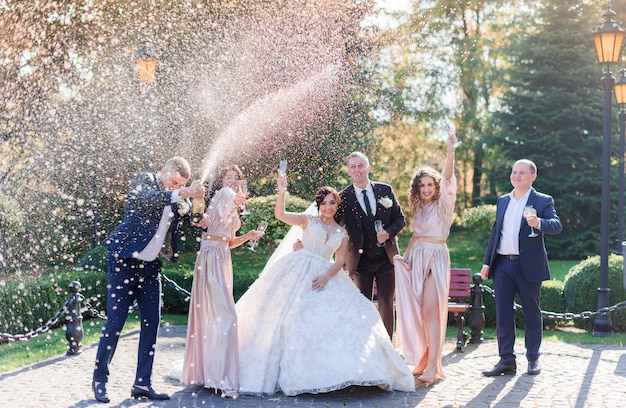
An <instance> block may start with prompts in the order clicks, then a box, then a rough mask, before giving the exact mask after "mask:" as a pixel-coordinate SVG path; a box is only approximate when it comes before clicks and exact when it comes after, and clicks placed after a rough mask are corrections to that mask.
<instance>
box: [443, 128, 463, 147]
mask: <svg viewBox="0 0 626 408" xmlns="http://www.w3.org/2000/svg"><path fill="white" fill-rule="evenodd" d="M446 133H447V134H448V138H447V140H446V144H447V145H448V149H449V150H455V149H456V148H457V147H459V146H461V142H459V141H458V139H457V137H456V131H455V129H454V126H452V125H448V130H447V132H446Z"/></svg>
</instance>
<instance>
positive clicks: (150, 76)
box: [137, 41, 157, 170]
mask: <svg viewBox="0 0 626 408" xmlns="http://www.w3.org/2000/svg"><path fill="white" fill-rule="evenodd" d="M156 69H157V57H156V54H155V53H154V52H153V51H152V50H151V49H150V44H149V42H148V41H146V42H145V44H144V45H143V46H142V47H141V49H139V52H138V53H137V73H138V74H139V81H140V82H141V92H142V94H143V122H144V126H142V131H144V132H145V134H144V137H143V143H144V170H148V169H149V168H150V165H151V163H150V162H151V160H150V153H149V152H150V150H149V146H148V130H147V129H145V123H146V120H147V116H148V115H147V111H148V100H149V99H148V91H149V86H150V84H151V83H152V82H154V77H155V75H156Z"/></svg>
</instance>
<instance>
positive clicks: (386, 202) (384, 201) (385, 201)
mask: <svg viewBox="0 0 626 408" xmlns="http://www.w3.org/2000/svg"><path fill="white" fill-rule="evenodd" d="M378 202H379V203H380V205H382V206H383V207H385V208H391V206H392V205H393V200H392V199H391V198H389V196H384V197H380V198H379V199H378Z"/></svg>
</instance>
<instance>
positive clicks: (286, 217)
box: [274, 173, 307, 229]
mask: <svg viewBox="0 0 626 408" xmlns="http://www.w3.org/2000/svg"><path fill="white" fill-rule="evenodd" d="M286 194H287V175H286V174H280V173H278V195H277V196H276V207H274V215H275V216H276V218H278V219H279V220H281V221H282V222H284V223H286V224H289V225H298V226H300V227H302V229H305V228H306V226H307V218H306V215H304V214H302V213H293V212H287V211H285V195H286Z"/></svg>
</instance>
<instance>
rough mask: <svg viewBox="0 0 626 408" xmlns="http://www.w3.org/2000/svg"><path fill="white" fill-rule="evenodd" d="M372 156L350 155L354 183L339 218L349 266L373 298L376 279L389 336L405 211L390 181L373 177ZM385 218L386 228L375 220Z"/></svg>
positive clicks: (343, 199) (347, 190)
mask: <svg viewBox="0 0 626 408" xmlns="http://www.w3.org/2000/svg"><path fill="white" fill-rule="evenodd" d="M370 170H371V167H370V164H369V160H368V158H367V156H365V155H364V154H363V153H361V152H353V153H351V154H350V156H348V174H349V175H350V178H351V179H352V184H351V185H349V186H348V187H346V188H345V189H344V190H343V191H341V193H340V194H339V195H340V197H341V203H340V204H339V209H338V211H337V215H336V216H335V218H336V219H337V221H338V222H339V223H341V224H343V225H344V226H345V228H346V231H347V232H348V236H349V238H350V247H349V253H348V258H347V260H346V268H347V270H348V273H349V274H350V275H351V276H352V279H354V283H355V284H356V286H357V287H358V288H359V290H360V291H361V293H363V295H365V297H367V298H368V299H369V300H372V292H373V286H374V279H375V280H376V289H377V297H378V310H379V312H380V317H381V320H382V321H383V323H384V324H385V328H386V329H387V333H388V334H389V338H391V337H392V336H393V321H394V318H393V297H394V293H395V288H396V278H395V272H394V268H393V257H394V256H395V255H398V252H399V251H398V239H397V235H398V234H399V233H400V231H401V230H402V228H404V226H405V225H406V221H405V218H404V213H403V212H402V209H401V208H400V205H399V204H398V201H397V200H396V196H395V195H394V193H393V190H392V188H391V186H390V185H389V184H385V183H380V182H375V181H371V180H370V179H369V172H370ZM376 220H379V221H381V222H382V232H380V233H377V231H376V230H375V229H374V221H376Z"/></svg>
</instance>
